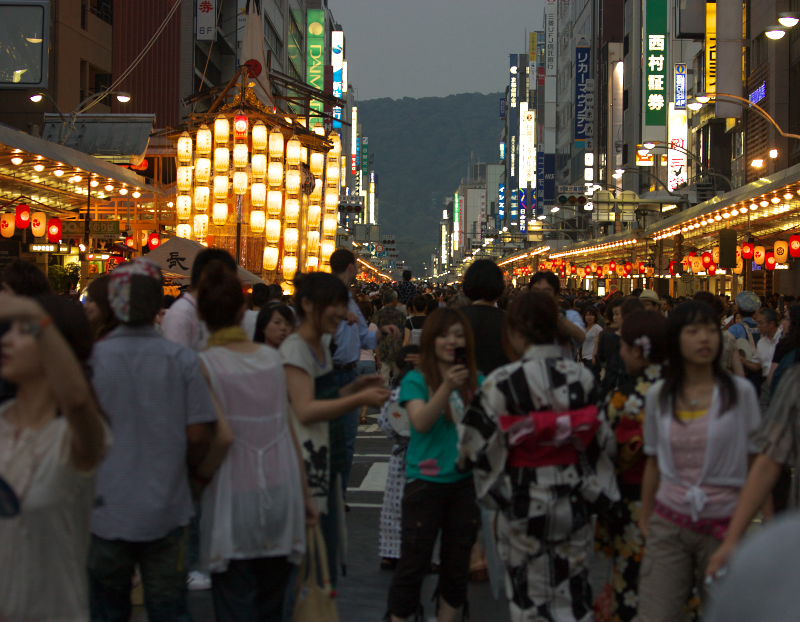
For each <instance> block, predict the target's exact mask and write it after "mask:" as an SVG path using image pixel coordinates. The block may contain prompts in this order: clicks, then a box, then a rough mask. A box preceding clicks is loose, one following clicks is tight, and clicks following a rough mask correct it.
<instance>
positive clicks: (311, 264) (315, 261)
mask: <svg viewBox="0 0 800 622" xmlns="http://www.w3.org/2000/svg"><path fill="white" fill-rule="evenodd" d="M318 267H319V257H317V256H316V255H312V256H311V257H308V258H307V259H306V268H307V269H308V271H309V272H315V271H316V270H317V268H318Z"/></svg>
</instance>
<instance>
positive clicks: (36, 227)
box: [30, 212, 47, 238]
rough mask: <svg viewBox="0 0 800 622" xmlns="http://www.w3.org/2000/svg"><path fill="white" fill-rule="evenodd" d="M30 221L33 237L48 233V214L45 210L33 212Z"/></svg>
mask: <svg viewBox="0 0 800 622" xmlns="http://www.w3.org/2000/svg"><path fill="white" fill-rule="evenodd" d="M30 223H31V233H33V237H36V238H40V237H42V236H43V235H44V234H45V233H47V214H45V213H44V212H34V213H33V214H31V220H30Z"/></svg>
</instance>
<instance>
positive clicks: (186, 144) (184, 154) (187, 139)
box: [178, 132, 192, 164]
mask: <svg viewBox="0 0 800 622" xmlns="http://www.w3.org/2000/svg"><path fill="white" fill-rule="evenodd" d="M191 161H192V137H191V136H189V132H184V133H183V134H181V137H180V138H179V139H178V162H183V163H184V164H189V163H190V162H191Z"/></svg>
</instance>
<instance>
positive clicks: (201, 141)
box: [195, 125, 211, 155]
mask: <svg viewBox="0 0 800 622" xmlns="http://www.w3.org/2000/svg"><path fill="white" fill-rule="evenodd" d="M195 139H196V141H197V145H196V146H197V153H199V154H201V155H208V154H209V153H211V130H209V129H208V126H207V125H201V126H200V129H199V130H197V136H196V137H195Z"/></svg>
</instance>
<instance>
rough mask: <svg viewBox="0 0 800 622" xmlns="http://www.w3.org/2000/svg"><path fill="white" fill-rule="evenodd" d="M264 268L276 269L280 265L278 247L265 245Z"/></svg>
mask: <svg viewBox="0 0 800 622" xmlns="http://www.w3.org/2000/svg"><path fill="white" fill-rule="evenodd" d="M263 263H264V270H275V269H276V268H277V267H278V247H277V246H265V247H264V259H263Z"/></svg>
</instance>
